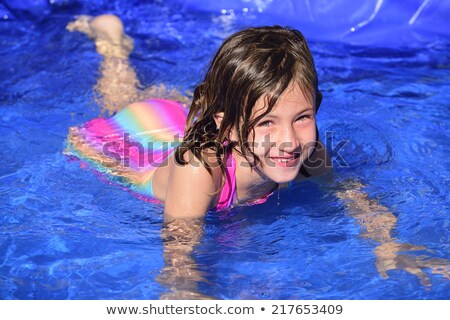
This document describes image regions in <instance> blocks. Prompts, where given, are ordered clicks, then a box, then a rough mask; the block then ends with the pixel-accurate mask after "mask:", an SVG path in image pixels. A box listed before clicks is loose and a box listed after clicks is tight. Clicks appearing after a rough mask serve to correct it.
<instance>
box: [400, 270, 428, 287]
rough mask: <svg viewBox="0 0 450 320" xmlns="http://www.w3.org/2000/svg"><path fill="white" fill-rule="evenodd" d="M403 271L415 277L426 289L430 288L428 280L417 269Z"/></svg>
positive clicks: (423, 273)
mask: <svg viewBox="0 0 450 320" xmlns="http://www.w3.org/2000/svg"><path fill="white" fill-rule="evenodd" d="M405 271H407V272H409V273H411V274H413V275H415V276H416V277H417V278H419V281H420V284H421V285H423V286H426V287H429V286H431V281H430V278H429V277H428V276H427V275H426V274H425V272H423V271H422V270H421V269H419V268H411V267H408V268H405Z"/></svg>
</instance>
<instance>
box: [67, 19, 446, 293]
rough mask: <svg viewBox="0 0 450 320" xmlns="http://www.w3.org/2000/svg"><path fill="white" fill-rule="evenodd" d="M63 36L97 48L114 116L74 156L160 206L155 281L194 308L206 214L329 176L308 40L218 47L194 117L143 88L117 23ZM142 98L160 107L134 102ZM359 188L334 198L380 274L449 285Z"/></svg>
mask: <svg viewBox="0 0 450 320" xmlns="http://www.w3.org/2000/svg"><path fill="white" fill-rule="evenodd" d="M67 28H68V30H70V31H81V32H83V33H85V34H87V35H88V36H89V37H90V38H92V39H93V40H94V42H95V45H96V49H97V51H98V52H99V53H100V54H101V55H102V56H103V61H102V65H101V77H100V78H99V80H98V83H97V86H96V89H97V91H98V93H99V94H100V96H101V98H102V99H101V102H102V107H103V109H104V111H109V112H110V113H116V112H117V114H115V115H114V116H113V117H112V118H109V119H103V118H99V119H94V120H92V121H89V122H88V123H86V124H85V125H83V126H80V127H74V128H71V129H70V133H69V138H68V148H67V153H68V154H69V155H73V156H76V157H78V158H81V159H83V160H85V161H88V162H89V163H90V164H92V165H93V166H94V167H95V168H96V169H97V170H99V171H101V172H104V173H105V174H107V175H108V176H109V177H115V178H114V181H117V182H120V183H121V184H124V185H126V186H127V187H128V188H129V189H130V190H131V191H132V192H134V193H136V194H137V195H138V196H139V197H142V198H145V199H146V200H149V201H155V200H157V201H160V202H163V203H164V204H165V206H164V218H165V221H166V228H164V230H163V238H165V239H166V241H165V242H164V246H165V248H164V257H165V261H166V265H165V267H164V270H163V271H164V272H162V274H161V276H160V277H159V280H160V281H161V282H162V283H163V284H165V285H166V286H168V287H170V288H171V290H172V293H173V295H169V296H168V297H171V298H183V297H185V298H199V297H201V296H199V294H198V292H196V283H197V282H198V281H202V275H201V274H200V273H199V272H198V270H197V268H196V264H195V261H194V259H193V257H192V255H191V253H192V250H193V248H194V247H195V245H196V244H197V243H198V242H199V239H200V238H201V235H202V223H203V222H202V220H201V219H199V218H202V217H203V216H204V215H205V214H206V213H207V212H208V211H209V210H210V209H219V210H222V209H226V208H230V207H232V206H236V205H248V204H256V203H261V202H264V201H265V200H266V199H267V197H269V196H270V195H271V194H272V192H273V191H274V190H275V189H276V188H278V187H279V186H280V185H283V184H285V183H287V182H290V181H293V180H297V179H302V178H304V177H307V176H317V175H322V174H324V173H326V172H328V171H330V170H329V169H330V163H331V162H330V161H329V159H328V158H327V156H326V153H325V150H324V148H323V147H322V145H321V143H320V141H319V138H318V132H317V126H316V118H315V115H316V113H317V111H318V108H319V105H320V102H321V98H322V96H321V94H320V92H319V90H318V81H317V73H316V69H315V66H314V62H313V58H312V55H311V52H310V50H309V48H308V45H307V43H306V40H305V38H304V37H303V36H302V34H301V33H300V32H298V31H296V30H292V29H289V28H282V27H278V26H275V27H259V28H250V29H246V30H243V31H240V32H238V33H236V34H234V35H232V36H231V37H229V38H228V39H226V40H225V41H224V43H223V44H222V46H221V47H220V48H219V50H218V52H217V54H216V55H215V57H214V59H213V61H212V63H211V66H210V67H209V70H208V72H207V73H206V76H205V79H204V81H203V82H202V83H201V84H200V85H199V86H197V88H196V89H195V91H194V94H193V98H192V103H191V106H190V109H189V111H187V109H186V108H184V107H183V105H182V104H180V103H178V102H174V101H171V100H165V99H176V100H178V101H180V102H182V103H186V102H187V101H188V99H187V98H186V97H183V96H182V95H181V94H180V93H179V92H178V91H176V90H171V91H168V90H167V89H166V88H165V87H164V86H156V87H155V86H153V87H150V88H149V89H147V90H144V91H140V90H139V89H138V88H139V87H141V86H140V84H139V81H138V80H137V78H136V74H135V72H134V70H133V69H132V67H131V66H130V64H129V61H128V56H129V54H130V52H131V50H132V48H133V41H132V39H131V38H130V37H128V36H127V35H126V34H125V33H124V31H123V25H122V23H121V21H120V19H118V18H117V17H116V16H113V15H102V16H98V17H96V18H92V17H89V16H81V17H79V18H78V19H77V20H76V21H74V22H72V23H70V24H69V25H68V26H67ZM147 97H162V98H165V99H152V100H147V101H143V102H134V101H138V100H140V99H145V98H147ZM130 102H133V103H131V104H129V103H130ZM127 104H129V105H128V106H127V107H125V108H123V109H122V110H121V109H120V108H121V107H122V106H125V105H127ZM181 137H183V138H182V141H181ZM362 187H363V186H362V185H361V184H360V183H358V182H352V183H349V182H347V183H345V184H343V185H342V186H340V187H339V188H337V192H336V195H337V196H338V197H339V198H340V199H341V200H342V201H343V202H344V203H345V204H346V206H347V207H348V209H349V214H350V215H351V216H352V217H354V218H355V219H356V221H357V222H358V224H359V225H360V226H361V234H362V236H364V237H366V238H368V239H371V240H372V241H374V242H376V243H378V246H377V247H376V248H375V250H374V253H375V255H376V258H377V260H376V266H377V269H378V271H379V272H380V274H381V275H382V276H384V277H387V276H388V274H387V272H388V271H389V270H395V269H404V270H406V271H407V272H410V273H412V274H414V275H416V276H417V277H418V278H419V279H420V281H421V283H422V284H424V285H430V280H429V278H428V276H427V275H426V274H425V272H424V271H423V269H425V268H431V272H433V273H438V274H442V275H444V276H445V277H447V278H449V277H450V275H449V269H448V261H446V260H443V259H436V258H432V259H429V258H426V257H425V256H421V257H417V256H414V255H408V254H404V253H402V252H407V251H413V250H423V249H425V248H424V247H422V246H414V245H410V244H407V243H401V242H399V241H398V240H397V239H395V238H393V237H392V230H393V229H394V228H395V227H396V223H397V218H396V216H395V215H394V214H392V213H391V212H390V211H389V210H388V209H387V208H386V207H384V206H383V205H380V204H378V203H377V202H375V201H374V200H371V199H369V198H368V196H367V195H366V194H365V193H364V192H363V191H362V190H361V189H362ZM195 218H197V219H195ZM174 239H175V240H174ZM177 239H179V241H177Z"/></svg>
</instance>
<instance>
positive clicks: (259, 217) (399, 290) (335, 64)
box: [0, 2, 450, 299]
mask: <svg viewBox="0 0 450 320" xmlns="http://www.w3.org/2000/svg"><path fill="white" fill-rule="evenodd" d="M94 9H95V10H99V9H98V8H94ZM94 9H92V10H91V11H90V13H96V11H95V10H94ZM101 9H105V8H101ZM106 9H108V10H110V11H111V12H116V13H118V14H121V16H122V18H123V20H124V22H125V25H126V26H127V32H128V33H129V34H130V35H131V36H132V37H133V38H134V39H135V41H136V49H135V51H134V53H133V54H132V56H131V62H132V64H133V65H134V66H135V68H136V70H137V72H138V75H139V78H140V80H141V82H142V83H144V84H147V85H150V84H151V83H165V84H171V85H174V86H177V87H178V88H180V90H182V91H183V90H192V89H193V88H194V86H195V84H197V83H198V82H199V81H200V79H201V76H202V74H203V71H204V66H205V65H206V64H207V62H208V61H209V60H210V59H211V57H212V54H213V52H214V50H215V49H216V48H217V47H218V45H219V44H220V42H221V41H222V40H223V38H224V37H225V36H227V35H229V34H230V33H232V32H234V31H237V30H239V29H240V28H242V27H244V26H246V25H251V24H254V23H256V22H255V20H254V17H252V16H251V15H249V16H229V15H224V16H221V15H211V14H207V13H186V12H181V13H180V12H179V10H178V8H177V7H176V5H173V6H168V5H167V4H166V5H163V4H161V3H158V2H156V3H153V4H147V5H137V4H136V5H135V6H134V7H127V8H125V9H124V8H122V7H121V8H117V7H113V6H111V7H108V8H106ZM74 13H77V9H76V7H75V9H73V10H72V11H68V10H66V11H63V10H62V11H60V12H55V13H54V14H53V15H52V16H51V18H47V19H43V20H42V21H40V22H32V21H29V20H26V19H22V20H21V19H17V20H14V21H8V22H2V23H0V57H1V63H0V87H1V88H2V90H1V91H0V105H1V112H0V142H1V146H2V147H1V158H0V212H1V214H0V298H2V299H158V298H159V297H160V296H162V295H164V294H165V293H166V292H168V291H169V289H168V286H167V284H166V285H164V284H161V283H160V282H158V281H157V279H158V276H159V275H161V272H162V270H163V268H164V258H163V241H162V240H161V229H162V227H163V223H162V214H161V212H162V208H161V207H159V206H156V205H153V204H148V203H144V202H142V201H140V200H138V199H136V198H134V197H132V196H131V195H130V194H129V193H127V192H126V191H123V190H121V189H120V188H117V187H115V186H112V185H109V184H107V183H105V182H104V181H101V180H99V179H97V178H96V177H95V176H94V175H93V174H92V172H90V171H89V170H83V169H81V168H80V166H79V164H78V163H77V162H70V161H68V159H66V158H65V157H64V156H63V155H62V150H63V148H64V140H65V137H66V135H67V132H68V128H69V127H70V126H73V125H77V124H81V123H83V122H85V121H87V120H89V119H92V118H94V117H97V116H98V114H99V108H98V107H97V106H96V105H95V103H94V102H93V101H94V93H93V85H94V84H95V82H96V77H97V76H98V71H97V70H98V66H99V62H100V57H99V56H98V55H97V54H96V53H95V48H94V45H93V43H92V42H91V41H89V40H87V38H86V37H84V36H83V35H81V34H73V33H69V32H67V31H66V30H65V29H64V27H65V25H66V24H67V22H68V21H70V20H71V19H72V17H73V14H74ZM97 13H99V12H97ZM139 17H140V19H138V18H139ZM142 17H145V19H143V18H142ZM449 43H450V42H434V43H430V44H429V46H424V47H419V48H418V47H415V48H414V49H412V48H405V47H402V48H383V47H357V46H350V45H347V44H342V43H330V42H312V43H311V49H312V51H313V54H314V56H315V59H316V64H317V68H318V72H319V78H320V88H321V90H322V92H323V94H324V101H323V104H322V106H321V109H320V112H319V116H318V123H319V129H320V132H321V136H322V139H323V140H325V137H326V135H325V132H327V131H328V132H330V133H328V136H327V137H328V138H329V145H328V147H329V148H333V146H334V145H336V144H337V143H338V142H339V141H343V140H348V143H347V144H346V145H345V146H344V147H343V148H342V149H341V150H340V155H341V156H342V158H343V159H344V160H345V162H346V164H347V166H342V164H343V163H342V162H341V163H339V164H338V163H335V164H336V168H335V172H334V180H335V181H343V180H345V179H355V178H358V179H359V180H360V181H362V182H363V183H364V184H365V185H366V187H365V189H364V190H365V191H366V192H367V193H368V194H369V196H370V197H371V198H372V199H375V200H376V201H378V202H379V203H381V204H383V205H384V206H386V207H387V208H389V209H390V210H391V211H392V212H393V213H394V214H395V216H396V217H397V218H398V226H397V228H396V229H395V230H394V234H393V236H394V237H395V238H396V239H397V241H398V242H403V243H410V244H414V245H424V246H426V247H427V248H428V249H429V250H430V251H414V252H408V253H407V254H405V255H408V256H410V257H415V256H418V255H427V256H428V257H432V258H441V259H447V261H448V259H450V246H449V240H450V239H449V238H450V237H449V226H450V223H449V215H448V212H449V206H448V204H449V182H450V176H449V171H448V168H449V167H450V163H449V148H448V135H449V123H450V122H449V118H450V114H449V102H448V101H450V93H449V92H450V73H449V69H450V45H449ZM331 136H332V138H333V139H331ZM335 186H336V184H335V183H333V182H330V181H324V182H317V183H313V182H310V181H305V182H302V183H297V184H296V185H293V186H291V188H289V189H287V190H282V191H281V192H280V195H279V199H278V196H277V195H276V194H275V195H274V196H272V197H271V198H270V199H269V201H268V202H267V203H266V204H263V205H260V206H254V207H246V208H237V209H234V210H232V212H223V213H211V214H209V215H208V216H207V218H206V222H205V225H204V226H203V230H204V234H203V237H201V239H200V240H199V244H198V245H197V246H196V247H195V249H194V251H193V253H192V255H191V256H192V258H193V259H194V260H195V261H196V265H197V266H196V268H197V269H198V271H199V272H201V273H202V275H203V280H201V281H199V282H198V283H196V286H197V289H196V290H197V291H198V293H200V294H203V295H206V296H211V297H215V298H219V299H448V298H450V294H449V292H450V281H449V280H446V279H445V278H444V277H443V276H441V275H438V274H432V273H431V272H430V270H429V269H425V270H424V272H425V273H426V274H427V275H428V276H429V277H430V280H431V286H430V287H425V286H423V285H421V284H420V283H419V280H418V278H417V277H415V276H413V275H411V274H409V273H407V272H405V271H402V270H396V271H390V272H389V278H388V279H384V278H382V277H381V276H380V275H379V273H378V271H377V269H376V267H375V262H376V258H375V255H374V253H373V250H374V248H375V247H376V246H377V243H375V242H372V241H369V240H367V239H364V238H362V237H361V236H360V234H361V231H360V228H359V227H358V225H357V223H356V222H355V219H354V218H352V217H351V216H350V215H349V212H348V209H347V208H346V207H345V205H344V204H343V203H342V202H341V201H339V200H338V199H337V198H336V196H335V195H334V190H335V188H336V187H335Z"/></svg>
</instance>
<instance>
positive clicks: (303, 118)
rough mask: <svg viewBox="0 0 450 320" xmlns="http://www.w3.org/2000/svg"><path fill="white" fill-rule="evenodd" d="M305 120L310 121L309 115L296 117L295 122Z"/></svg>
mask: <svg viewBox="0 0 450 320" xmlns="http://www.w3.org/2000/svg"><path fill="white" fill-rule="evenodd" d="M307 119H311V116H310V115H308V114H307V115H304V116H301V117H298V118H297V121H305V120H307Z"/></svg>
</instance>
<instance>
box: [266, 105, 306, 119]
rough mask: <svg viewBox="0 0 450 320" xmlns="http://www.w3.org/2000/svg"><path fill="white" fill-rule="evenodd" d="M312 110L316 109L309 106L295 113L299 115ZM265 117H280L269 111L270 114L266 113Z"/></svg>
mask: <svg viewBox="0 0 450 320" xmlns="http://www.w3.org/2000/svg"><path fill="white" fill-rule="evenodd" d="M312 110H314V109H313V108H312V107H308V108H306V109H303V110H302V111H300V112H298V113H296V114H295V115H296V116H299V115H301V114H303V113H305V112H307V111H312ZM265 118H272V119H278V118H279V117H278V116H276V115H273V114H270V113H269V114H267V115H265V116H264V117H263V118H262V119H265Z"/></svg>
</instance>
